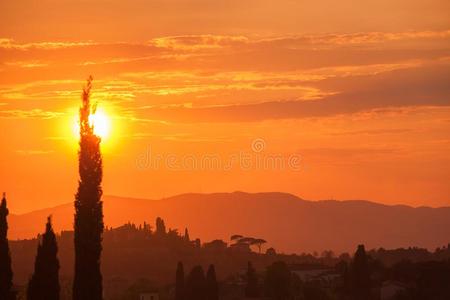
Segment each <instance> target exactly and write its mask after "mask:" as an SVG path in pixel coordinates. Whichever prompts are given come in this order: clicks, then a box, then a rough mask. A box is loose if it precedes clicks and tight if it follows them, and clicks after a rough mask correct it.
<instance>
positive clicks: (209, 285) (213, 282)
mask: <svg viewBox="0 0 450 300" xmlns="http://www.w3.org/2000/svg"><path fill="white" fill-rule="evenodd" d="M205 285H206V290H205V296H206V297H205V299H206V300H218V299H219V285H218V284H217V278H216V269H215V267H214V265H210V266H209V268H208V272H207V273H206V283H205Z"/></svg>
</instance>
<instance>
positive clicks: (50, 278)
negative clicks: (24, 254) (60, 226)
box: [27, 217, 60, 300]
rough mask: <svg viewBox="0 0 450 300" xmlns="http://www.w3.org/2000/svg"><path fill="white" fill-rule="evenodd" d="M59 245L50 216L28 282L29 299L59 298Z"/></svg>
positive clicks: (47, 299) (50, 299) (49, 299)
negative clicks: (32, 272)
mask: <svg viewBox="0 0 450 300" xmlns="http://www.w3.org/2000/svg"><path fill="white" fill-rule="evenodd" d="M57 252H58V246H57V245H56V236H55V233H54V232H53V228H52V223H51V218H50V217H48V219H47V224H46V228H45V233H44V235H43V236H42V239H41V241H40V242H39V244H38V248H37V255H36V261H35V263H34V274H33V276H32V277H31V279H30V281H29V283H28V290H27V299H28V300H43V299H45V300H58V299H59V291H60V287H59V277H58V275H59V261H58V258H57Z"/></svg>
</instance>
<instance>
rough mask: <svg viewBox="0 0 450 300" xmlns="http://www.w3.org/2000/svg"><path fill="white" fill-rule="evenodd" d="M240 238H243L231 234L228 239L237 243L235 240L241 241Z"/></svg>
mask: <svg viewBox="0 0 450 300" xmlns="http://www.w3.org/2000/svg"><path fill="white" fill-rule="evenodd" d="M242 238H243V236H242V235H240V234H233V235H232V236H231V237H230V240H232V241H237V240H239V239H242Z"/></svg>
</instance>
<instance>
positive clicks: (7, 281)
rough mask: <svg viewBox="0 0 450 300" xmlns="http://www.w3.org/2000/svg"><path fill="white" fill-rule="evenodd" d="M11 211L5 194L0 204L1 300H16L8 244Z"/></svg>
mask: <svg viewBox="0 0 450 300" xmlns="http://www.w3.org/2000/svg"><path fill="white" fill-rule="evenodd" d="M8 214H9V211H8V208H7V206H6V196H5V193H3V198H2V202H1V204H0V299H14V296H13V293H12V290H11V289H12V285H13V284H12V277H13V272H12V269H11V254H10V252H9V244H8V237H7V236H8V221H7V219H6V217H7V216H8Z"/></svg>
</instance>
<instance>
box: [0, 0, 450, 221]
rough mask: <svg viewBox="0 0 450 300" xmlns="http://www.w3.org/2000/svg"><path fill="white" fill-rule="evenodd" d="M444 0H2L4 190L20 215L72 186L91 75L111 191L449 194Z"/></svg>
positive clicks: (448, 47) (390, 197)
mask: <svg viewBox="0 0 450 300" xmlns="http://www.w3.org/2000/svg"><path fill="white" fill-rule="evenodd" d="M448 11H450V4H449V2H448V1H441V0H432V1H426V2H425V1H403V0H401V1H399V0H394V1H386V0H382V1H373V0H369V1H364V3H360V4H356V3H355V2H354V1H339V4H337V2H336V1H325V0H320V1H310V2H306V1H293V0H282V1H269V0H245V1H225V0H218V1H209V0H192V1H187V0H131V1H120V0H96V1H87V0H60V1H56V0H42V1H31V0H18V1H1V2H0V129H1V130H0V139H1V145H0V154H1V155H0V166H1V170H2V171H1V173H0V189H1V190H4V191H6V192H7V193H8V195H9V199H10V201H9V205H10V208H11V211H12V212H18V213H20V212H26V211H29V210H34V209H39V208H43V207H48V206H54V205H57V204H60V203H66V202H70V201H72V200H73V194H74V193H75V190H76V185H77V173H76V172H77V161H76V159H77V157H76V151H77V144H76V139H75V138H74V134H73V120H74V118H76V113H77V107H78V106H79V103H80V94H81V88H82V86H83V84H84V80H85V79H86V78H87V76H88V75H89V74H92V75H93V76H94V93H93V100H95V101H98V102H99V106H100V107H102V109H104V111H105V112H106V113H107V114H108V116H109V117H110V118H111V120H110V121H111V125H112V128H111V134H110V136H109V137H108V138H106V139H105V140H104V143H103V150H104V166H105V174H104V192H105V193H106V194H111V195H122V196H134V197H141V198H161V197H164V196H170V195H174V194H179V193H184V192H216V191H235V190H244V191H249V192H257V191H283V192H291V193H294V194H296V195H298V196H300V197H303V198H305V199H312V200H315V199H330V198H334V199H368V200H373V201H377V202H383V203H388V204H394V203H395V204H397V203H401V204H408V205H413V206H420V205H427V206H443V205H450V187H449V182H450V157H449V154H448V153H450V152H449V150H450V84H449V78H450V20H449V18H448ZM255 143H256V144H258V143H259V146H262V148H256V149H255ZM252 146H253V148H252ZM256 146H258V145H256ZM260 150H261V151H260ZM247 158H248V159H249V160H248V159H247ZM274 159H278V160H279V161H278V162H279V163H280V164H282V165H279V164H277V165H275V164H273V163H271V162H273V160H274ZM293 159H294V160H295V162H293ZM156 160H159V163H156ZM205 160H206V163H205ZM297 160H298V161H297ZM211 161H213V165H211V164H208V162H211ZM261 161H262V162H265V163H266V165H265V166H264V165H261V163H259V164H258V162H261ZM205 164H206V165H205ZM283 164H284V165H283ZM293 164H294V165H293Z"/></svg>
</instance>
